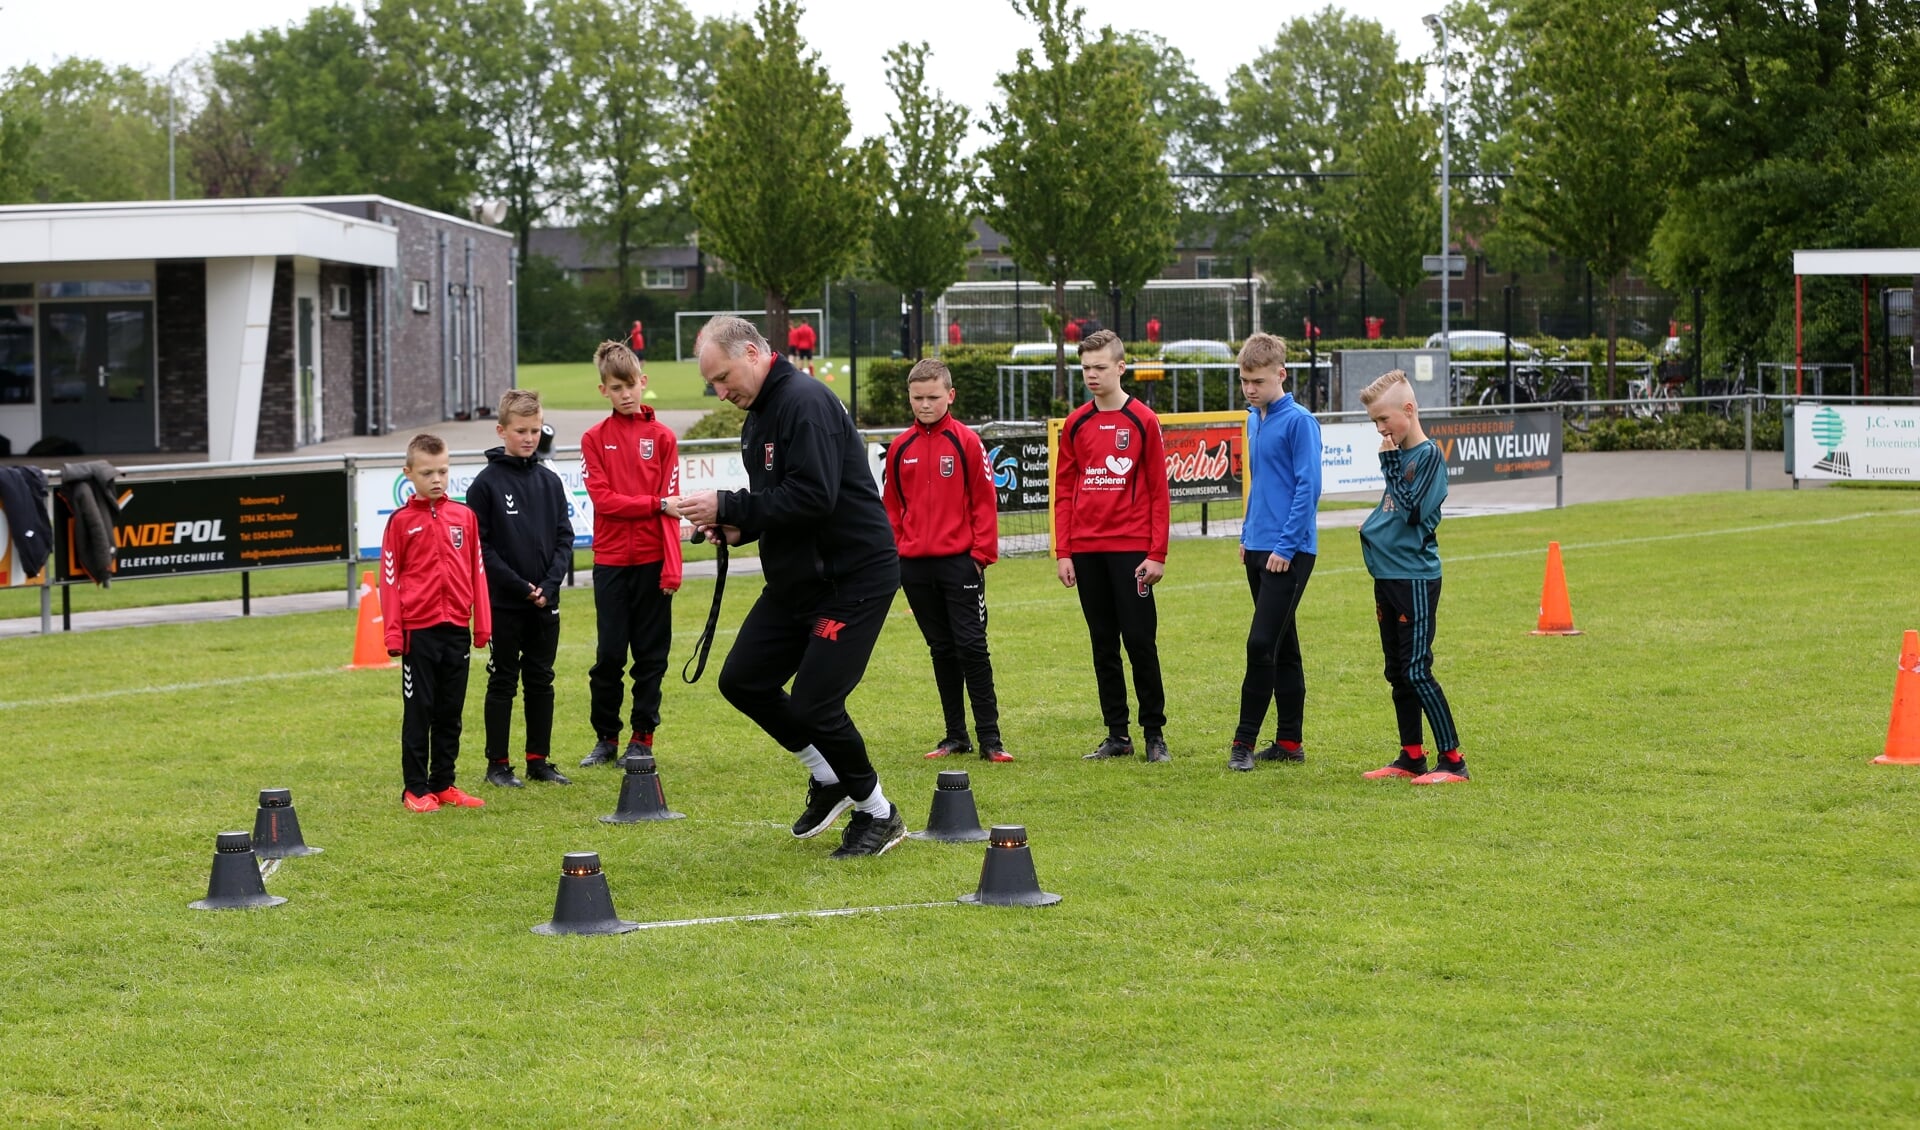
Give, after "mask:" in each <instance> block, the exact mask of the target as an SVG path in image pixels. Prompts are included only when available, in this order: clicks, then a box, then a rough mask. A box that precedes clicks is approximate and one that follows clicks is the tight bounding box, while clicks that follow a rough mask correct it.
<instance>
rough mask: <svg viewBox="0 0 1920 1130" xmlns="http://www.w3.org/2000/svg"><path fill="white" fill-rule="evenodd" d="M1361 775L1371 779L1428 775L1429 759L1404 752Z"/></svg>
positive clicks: (1383, 779) (1379, 779)
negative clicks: (1410, 755)
mask: <svg viewBox="0 0 1920 1130" xmlns="http://www.w3.org/2000/svg"><path fill="white" fill-rule="evenodd" d="M1360 775H1361V776H1362V777H1365V778H1366V779H1367V780H1369V781H1388V780H1393V779H1395V778H1406V779H1409V780H1411V779H1412V778H1414V777H1424V776H1426V775H1427V759H1426V758H1424V757H1408V756H1407V755H1406V754H1405V753H1402V754H1401V755H1400V756H1399V757H1396V758H1394V759H1393V760H1392V761H1389V762H1388V763H1387V764H1385V765H1382V766H1381V767H1380V768H1378V769H1369V770H1367V771H1366V772H1365V773H1362V774H1360Z"/></svg>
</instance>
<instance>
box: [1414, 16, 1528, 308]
mask: <svg viewBox="0 0 1920 1130" xmlns="http://www.w3.org/2000/svg"><path fill="white" fill-rule="evenodd" d="M1515 2H1516V0H1453V2H1452V3H1450V4H1448V5H1447V7H1446V9H1445V12H1444V16H1445V19H1446V22H1447V32H1448V36H1447V46H1448V54H1449V58H1448V59H1447V60H1446V63H1447V73H1448V75H1449V76H1450V80H1449V81H1450V87H1451V90H1452V106H1451V112H1450V115H1449V116H1450V117H1451V120H1452V121H1451V129H1452V135H1453V141H1452V145H1453V161H1452V165H1453V168H1452V177H1451V187H1450V190H1449V192H1450V196H1451V207H1450V210H1451V212H1452V216H1451V217H1450V219H1451V222H1452V225H1453V229H1454V231H1456V232H1458V233H1460V235H1459V239H1460V241H1461V242H1463V243H1465V242H1467V241H1472V242H1474V243H1476V244H1477V245H1478V246H1479V249H1480V250H1481V251H1482V252H1483V253H1484V254H1485V255H1486V256H1487V258H1488V259H1489V260H1490V261H1491V262H1492V263H1493V265H1494V267H1495V269H1496V270H1511V271H1519V270H1540V269H1542V268H1544V267H1545V266H1546V262H1547V251H1546V248H1544V247H1541V246H1540V245H1539V244H1537V243H1535V242H1533V240H1532V238H1531V237H1530V236H1528V235H1527V233H1526V232H1525V230H1524V229H1523V228H1522V227H1521V226H1520V225H1517V224H1502V223H1500V216H1501V206H1502V203H1503V200H1504V198H1505V195H1506V186H1507V176H1506V174H1508V173H1511V172H1512V171H1513V162H1514V157H1515V149H1516V147H1517V146H1518V139H1517V137H1516V135H1515V132H1514V112H1515V100H1516V96H1517V88H1516V87H1515V85H1514V78H1515V76H1516V75H1517V74H1518V73H1519V70H1520V64H1521V62H1522V58H1523V56H1522V49H1523V47H1524V39H1523V37H1522V36H1521V35H1520V34H1518V33H1517V32H1516V31H1515V29H1514V27H1513V24H1512V19H1513V8H1514V4H1515ZM1434 47H1435V54H1436V55H1437V54H1438V47H1439V43H1438V39H1437V37H1436V40H1435V44H1434Z"/></svg>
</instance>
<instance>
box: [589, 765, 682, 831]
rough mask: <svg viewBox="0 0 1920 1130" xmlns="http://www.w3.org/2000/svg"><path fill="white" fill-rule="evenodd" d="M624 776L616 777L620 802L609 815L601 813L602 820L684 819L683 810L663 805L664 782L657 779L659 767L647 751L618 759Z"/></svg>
mask: <svg viewBox="0 0 1920 1130" xmlns="http://www.w3.org/2000/svg"><path fill="white" fill-rule="evenodd" d="M620 765H621V767H622V768H624V769H626V771H627V773H626V776H624V777H622V778H620V803H619V805H618V806H617V807H615V808H614V810H613V815H612V816H602V817H601V818H600V822H601V823H602V824H638V823H640V822H641V821H642V820H684V819H686V816H687V814H686V813H684V812H674V811H672V810H671V809H669V808H668V807H667V790H666V786H664V785H662V784H661V783H660V770H659V768H658V766H656V765H655V764H654V762H653V755H652V754H650V753H636V754H633V755H632V756H630V757H627V758H625V759H623V760H622V761H621V762H620Z"/></svg>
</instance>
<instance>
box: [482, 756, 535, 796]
mask: <svg viewBox="0 0 1920 1130" xmlns="http://www.w3.org/2000/svg"><path fill="white" fill-rule="evenodd" d="M487 784H489V785H498V786H499V787H501V788H503V789H518V788H524V787H525V786H526V782H525V781H522V780H521V779H520V778H518V777H516V776H514V775H513V765H512V764H511V763H509V762H505V761H489V762H487Z"/></svg>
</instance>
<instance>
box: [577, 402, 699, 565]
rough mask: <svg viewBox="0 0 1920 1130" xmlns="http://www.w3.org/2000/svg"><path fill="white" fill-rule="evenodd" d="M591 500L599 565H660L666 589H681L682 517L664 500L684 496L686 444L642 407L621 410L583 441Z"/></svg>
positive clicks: (583, 437) (588, 430)
mask: <svg viewBox="0 0 1920 1130" xmlns="http://www.w3.org/2000/svg"><path fill="white" fill-rule="evenodd" d="M580 458H581V462H582V464H583V466H584V467H585V470H586V479H587V497H588V498H590V499H592V500H593V560H594V563H595V564H598V565H650V564H652V563H653V562H655V561H658V562H660V563H661V564H660V591H661V592H675V591H677V590H678V589H679V588H680V519H678V518H669V517H666V516H665V515H663V514H661V513H660V500H661V499H662V498H666V497H669V496H671V495H675V494H679V493H680V442H679V441H678V440H676V439H675V438H674V436H673V430H672V429H671V428H668V427H667V426H666V425H665V424H662V423H661V422H660V421H658V420H656V419H654V415H653V409H652V408H650V407H648V406H647V405H645V404H642V405H641V406H640V407H639V409H638V410H637V411H635V412H634V414H633V415H631V416H622V415H621V414H620V413H618V412H615V413H612V414H611V415H609V416H608V417H607V418H606V419H604V420H602V421H600V422H599V423H597V424H595V425H593V426H592V427H590V428H588V429H587V431H586V434H584V435H582V436H581V437H580Z"/></svg>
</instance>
